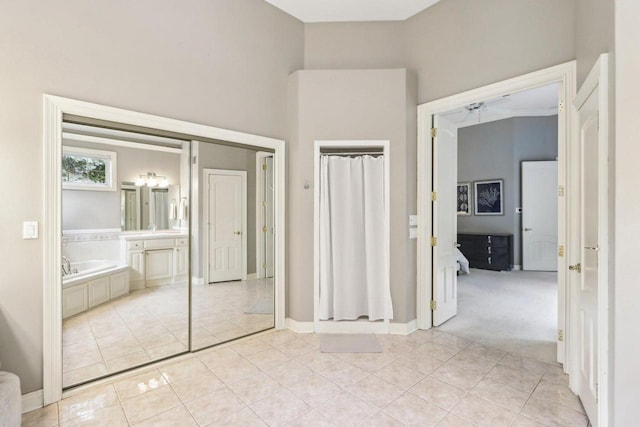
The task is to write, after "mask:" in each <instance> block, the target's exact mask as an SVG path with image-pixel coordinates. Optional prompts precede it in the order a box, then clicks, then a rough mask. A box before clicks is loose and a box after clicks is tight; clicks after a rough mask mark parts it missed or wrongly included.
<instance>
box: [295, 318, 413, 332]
mask: <svg viewBox="0 0 640 427" xmlns="http://www.w3.org/2000/svg"><path fill="white" fill-rule="evenodd" d="M341 323H344V324H345V325H347V326H345V327H342V326H337V327H336V326H334V327H332V326H331V325H339V324H341ZM286 324H287V329H289V330H290V331H291V332H295V333H297V334H313V333H349V334H380V335H386V334H392V335H410V334H412V333H413V332H415V331H417V330H418V323H417V321H416V319H413V320H412V321H410V322H407V323H390V324H388V325H386V326H385V324H384V323H383V322H369V321H368V320H364V321H357V322H354V321H348V322H322V324H321V326H320V328H319V329H318V328H316V326H315V323H314V322H299V321H297V320H294V319H292V318H290V317H287V320H286ZM371 324H373V325H371Z"/></svg>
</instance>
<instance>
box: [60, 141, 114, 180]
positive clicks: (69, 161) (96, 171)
mask: <svg viewBox="0 0 640 427" xmlns="http://www.w3.org/2000/svg"><path fill="white" fill-rule="evenodd" d="M116 158H117V153H116V152H115V151H103V150H93V149H90V148H80V147H62V168H61V169H62V188H63V189H65V190H93V191H116V189H117V188H116V182H117V180H116V170H117V169H116Z"/></svg>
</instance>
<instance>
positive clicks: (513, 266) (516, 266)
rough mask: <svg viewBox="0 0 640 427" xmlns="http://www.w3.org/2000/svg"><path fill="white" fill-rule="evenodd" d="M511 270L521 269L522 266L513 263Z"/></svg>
mask: <svg viewBox="0 0 640 427" xmlns="http://www.w3.org/2000/svg"><path fill="white" fill-rule="evenodd" d="M511 270H513V271H520V270H522V266H521V265H518V264H514V265H512V266H511Z"/></svg>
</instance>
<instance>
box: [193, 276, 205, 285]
mask: <svg viewBox="0 0 640 427" xmlns="http://www.w3.org/2000/svg"><path fill="white" fill-rule="evenodd" d="M191 283H192V284H194V285H204V277H196V276H192V277H191Z"/></svg>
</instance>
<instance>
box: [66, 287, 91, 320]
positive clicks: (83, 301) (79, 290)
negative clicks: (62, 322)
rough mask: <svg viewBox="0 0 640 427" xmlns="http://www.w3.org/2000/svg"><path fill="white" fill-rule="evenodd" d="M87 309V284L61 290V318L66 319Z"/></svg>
mask: <svg viewBox="0 0 640 427" xmlns="http://www.w3.org/2000/svg"><path fill="white" fill-rule="evenodd" d="M86 309H87V284H86V283H83V284H81V285H76V286H72V287H70V288H66V289H63V290H62V318H63V319H66V318H67V317H69V316H73V315H74V314H78V313H82V312H83V311H85V310H86Z"/></svg>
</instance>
